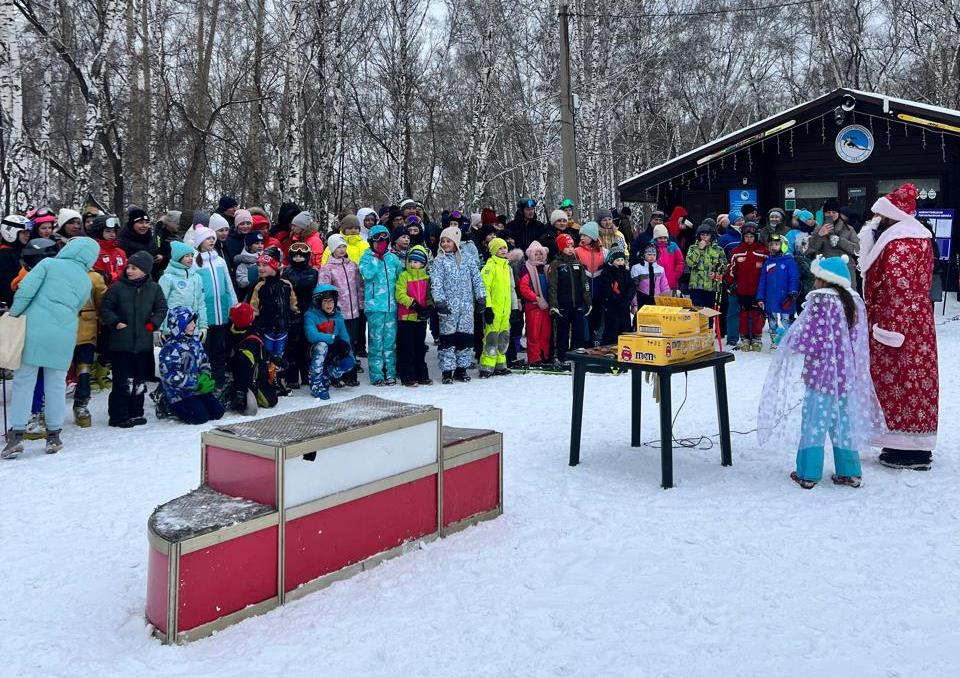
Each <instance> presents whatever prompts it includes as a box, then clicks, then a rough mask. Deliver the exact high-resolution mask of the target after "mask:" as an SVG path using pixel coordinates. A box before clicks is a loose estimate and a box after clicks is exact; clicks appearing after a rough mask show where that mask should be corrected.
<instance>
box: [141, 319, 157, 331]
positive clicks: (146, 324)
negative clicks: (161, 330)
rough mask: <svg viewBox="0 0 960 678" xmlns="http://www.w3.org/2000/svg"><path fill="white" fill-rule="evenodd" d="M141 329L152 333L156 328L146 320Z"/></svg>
mask: <svg viewBox="0 0 960 678" xmlns="http://www.w3.org/2000/svg"><path fill="white" fill-rule="evenodd" d="M143 327H144V329H146V330H147V332H150V333H153V332H154V331H155V330H156V329H157V326H156V325H154V324H153V323H152V322H150V321H149V320H148V321H147V322H145V323H143Z"/></svg>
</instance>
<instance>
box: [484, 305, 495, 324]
mask: <svg viewBox="0 0 960 678" xmlns="http://www.w3.org/2000/svg"><path fill="white" fill-rule="evenodd" d="M493 318H494V315H493V309H492V308H490V307H489V306H488V307H487V308H485V309H483V324H484V325H492V324H493Z"/></svg>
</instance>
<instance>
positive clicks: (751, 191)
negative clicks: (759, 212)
mask: <svg viewBox="0 0 960 678" xmlns="http://www.w3.org/2000/svg"><path fill="white" fill-rule="evenodd" d="M747 203H750V204H751V205H753V206H754V207H756V206H757V189H755V188H738V189H736V190H733V191H730V211H731V212H732V211H734V210H740V211H741V212H742V211H743V206H744V205H746V204H747Z"/></svg>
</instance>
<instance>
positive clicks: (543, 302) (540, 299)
mask: <svg viewBox="0 0 960 678" xmlns="http://www.w3.org/2000/svg"><path fill="white" fill-rule="evenodd" d="M537 308H539V309H540V310H541V311H544V310H546V309H548V308H550V304H548V303H547V300H546V299H544V298H543V297H537Z"/></svg>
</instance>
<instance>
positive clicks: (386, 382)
mask: <svg viewBox="0 0 960 678" xmlns="http://www.w3.org/2000/svg"><path fill="white" fill-rule="evenodd" d="M383 385H384V386H396V385H397V380H396V379H394V378H393V377H387V378H386V379H384V380H383Z"/></svg>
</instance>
